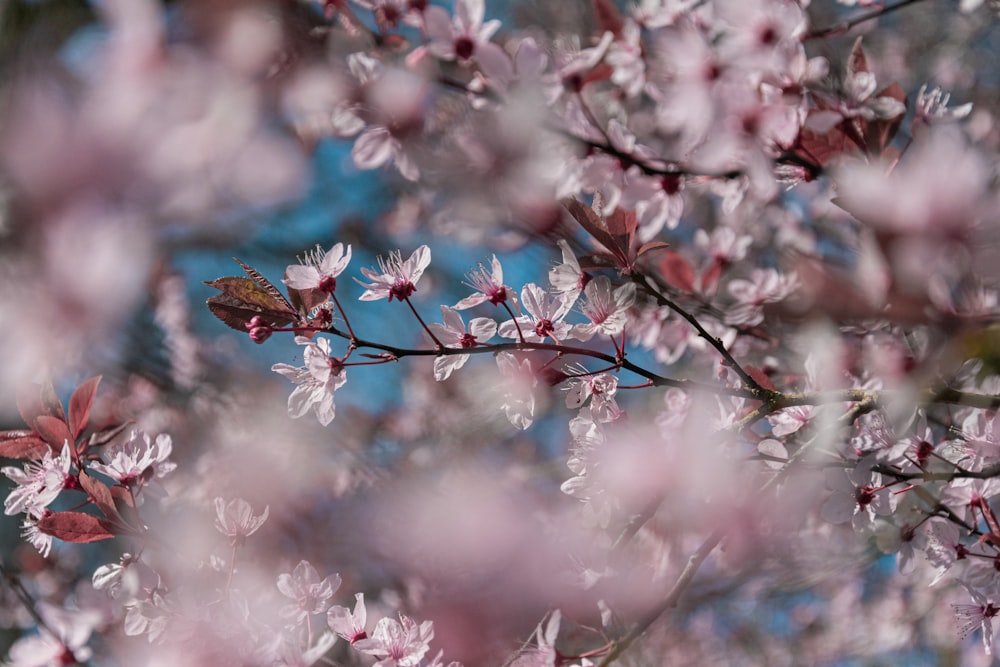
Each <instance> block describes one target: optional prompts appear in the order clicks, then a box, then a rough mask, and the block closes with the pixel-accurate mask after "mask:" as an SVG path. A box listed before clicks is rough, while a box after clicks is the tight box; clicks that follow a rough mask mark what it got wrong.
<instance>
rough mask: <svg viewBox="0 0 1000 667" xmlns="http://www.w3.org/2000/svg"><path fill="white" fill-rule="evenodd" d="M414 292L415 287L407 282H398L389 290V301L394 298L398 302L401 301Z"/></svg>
mask: <svg viewBox="0 0 1000 667" xmlns="http://www.w3.org/2000/svg"><path fill="white" fill-rule="evenodd" d="M416 291H417V286H416V285H414V284H413V283H412V282H410V281H409V280H407V281H400V282H398V283H396V284H395V285H393V286H392V287H391V288H389V301H392V298H393V297H396V299H397V300H399V301H403V300H404V299H407V298H408V297H409V296H410V295H411V294H413V293H414V292H416Z"/></svg>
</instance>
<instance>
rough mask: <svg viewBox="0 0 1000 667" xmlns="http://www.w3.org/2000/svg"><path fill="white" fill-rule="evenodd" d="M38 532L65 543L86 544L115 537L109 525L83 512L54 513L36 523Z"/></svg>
mask: <svg viewBox="0 0 1000 667" xmlns="http://www.w3.org/2000/svg"><path fill="white" fill-rule="evenodd" d="M38 530H40V531H42V532H43V533H45V534H46V535H51V536H52V537H58V538H59V539H60V540H64V541H66V542H75V543H77V544H87V543H89V542H99V541H101V540H110V539H111V538H113V537H114V536H115V534H114V533H113V532H112V527H111V525H110V524H109V523H108V522H107V521H105V520H103V519H98V518H97V517H96V516H93V515H91V514H84V513H83V512H55V513H53V514H49V515H48V516H46V517H42V519H40V520H39V521H38Z"/></svg>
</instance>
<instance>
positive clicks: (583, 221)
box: [563, 199, 614, 248]
mask: <svg viewBox="0 0 1000 667" xmlns="http://www.w3.org/2000/svg"><path fill="white" fill-rule="evenodd" d="M563 206H565V207H566V210H567V211H569V214H570V215H572V216H573V219H574V220H576V221H577V222H578V223H580V226H581V227H583V228H584V229H585V230H586V231H587V233H588V234H590V235H591V236H593V237H594V239H596V240H597V242H598V243H600V244H601V245H602V246H604V247H605V248H608V247H610V246H613V245H614V239H613V238H611V234H610V232H608V228H607V226H606V225H605V224H604V221H603V220H601V217H600V216H599V215H597V212H596V211H595V210H594V209H592V208H591V207H589V206H587V205H586V204H584V203H583V202H581V201H580V200H578V199H566V200H564V201H563Z"/></svg>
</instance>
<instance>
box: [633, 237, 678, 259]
mask: <svg viewBox="0 0 1000 667" xmlns="http://www.w3.org/2000/svg"><path fill="white" fill-rule="evenodd" d="M668 247H670V244H669V243H667V242H666V241H650V242H648V243H643V244H642V245H641V246H639V250H637V251H636V253H635V256H636V257H642V256H643V255H645V254H646V253H647V252H649V251H651V250H659V249H660V248H668Z"/></svg>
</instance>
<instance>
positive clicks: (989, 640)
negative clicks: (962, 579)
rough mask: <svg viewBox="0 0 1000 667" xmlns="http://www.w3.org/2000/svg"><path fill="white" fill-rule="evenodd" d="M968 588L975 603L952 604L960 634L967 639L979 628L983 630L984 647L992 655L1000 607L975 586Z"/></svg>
mask: <svg viewBox="0 0 1000 667" xmlns="http://www.w3.org/2000/svg"><path fill="white" fill-rule="evenodd" d="M966 589H967V590H968V591H969V595H970V596H971V597H972V600H973V603H972V604H953V605H951V608H952V609H953V610H954V611H955V620H956V622H957V623H958V636H959V638H960V639H965V638H966V637H968V636H969V635H970V634H972V633H973V632H975V631H976V630H977V629H978V630H981V631H982V634H983V647H984V648H985V649H986V653H987V655H990V654H992V653H993V639H994V635H995V633H996V630H994V628H993V619H994V618H995V617H996V615H997V614H998V613H1000V607H998V606H997V605H995V604H993V603H992V602H989V601H988V600H987V599H986V597H985V596H983V594H982V593H980V592H979V591H977V590H976V589H975V588H973V587H971V586H969V585H966Z"/></svg>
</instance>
